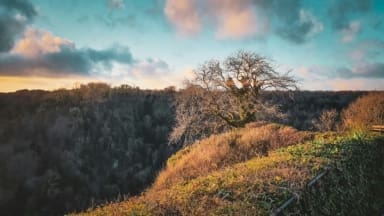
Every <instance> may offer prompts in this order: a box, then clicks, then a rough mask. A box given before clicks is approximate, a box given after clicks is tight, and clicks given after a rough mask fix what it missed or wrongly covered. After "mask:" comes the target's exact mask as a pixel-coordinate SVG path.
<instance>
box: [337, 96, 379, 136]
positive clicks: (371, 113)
mask: <svg viewBox="0 0 384 216" xmlns="http://www.w3.org/2000/svg"><path fill="white" fill-rule="evenodd" d="M342 116H343V117H342V118H343V126H344V128H346V129H352V130H366V129H368V128H369V127H370V126H371V125H375V124H384V92H372V93H369V94H367V95H365V96H362V97H360V98H359V99H357V100H356V101H355V102H354V103H352V104H351V105H349V106H348V108H347V109H345V110H344V111H343V113H342Z"/></svg>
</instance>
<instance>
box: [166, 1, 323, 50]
mask: <svg viewBox="0 0 384 216" xmlns="http://www.w3.org/2000/svg"><path fill="white" fill-rule="evenodd" d="M164 12H165V15H166V17H167V18H168V20H169V21H170V23H171V24H173V25H174V26H175V27H176V29H177V31H178V32H179V33H181V34H183V35H195V34H197V33H198V32H200V31H201V30H202V29H203V27H205V26H214V29H215V32H216V36H217V37H218V38H220V39H228V38H234V39H237V38H249V37H261V36H264V35H265V34H267V33H269V32H270V31H271V30H272V31H273V32H274V33H276V34H277V35H278V36H280V37H282V38H284V39H286V40H289V41H291V42H294V43H304V42H305V41H307V40H308V39H309V38H311V37H313V36H314V35H316V34H318V33H319V32H321V31H322V30H323V24H322V23H321V22H320V21H318V20H317V19H316V17H315V16H314V15H313V14H311V13H310V12H309V11H307V10H303V9H302V5H301V1H300V0H290V1H278V0H271V1H259V0H238V1H231V0H167V1H166V4H165V8H164Z"/></svg>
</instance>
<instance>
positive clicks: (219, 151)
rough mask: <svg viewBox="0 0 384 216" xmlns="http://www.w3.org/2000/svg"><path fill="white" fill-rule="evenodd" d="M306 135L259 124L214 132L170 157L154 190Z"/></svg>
mask: <svg viewBox="0 0 384 216" xmlns="http://www.w3.org/2000/svg"><path fill="white" fill-rule="evenodd" d="M309 138H311V134H310V133H308V132H300V131H297V130H296V129H294V128H291V127H287V126H282V125H277V124H265V125H262V126H258V127H257V125H255V124H249V125H248V126H247V127H245V128H243V129H239V130H233V131H231V132H227V133H224V134H220V135H213V136H211V137H209V138H207V139H204V140H201V141H199V142H197V143H196V144H194V145H193V146H190V147H186V148H185V149H183V150H182V151H180V152H178V153H177V154H176V155H174V156H172V157H171V158H170V159H169V160H168V163H167V166H166V168H165V170H163V172H161V174H160V175H159V176H158V178H157V180H156V182H155V184H154V187H153V189H154V190H156V189H161V188H164V187H168V186H170V185H172V184H174V183H175V182H178V181H181V180H188V179H193V178H196V177H198V176H202V175H207V174H208V173H210V172H212V171H215V170H220V169H222V168H225V167H227V166H230V165H232V164H235V163H239V162H243V161H246V160H249V159H250V158H252V157H255V156H266V155H268V152H269V151H270V150H274V149H277V148H280V147H283V146H289V145H292V144H296V143H301V142H303V141H304V140H306V139H309Z"/></svg>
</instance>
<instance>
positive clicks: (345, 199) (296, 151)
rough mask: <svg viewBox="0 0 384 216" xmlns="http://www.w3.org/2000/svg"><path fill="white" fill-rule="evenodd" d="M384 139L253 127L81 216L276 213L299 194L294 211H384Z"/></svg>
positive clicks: (184, 156) (183, 157)
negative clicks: (138, 190) (124, 197)
mask: <svg viewBox="0 0 384 216" xmlns="http://www.w3.org/2000/svg"><path fill="white" fill-rule="evenodd" d="M383 144H384V137H383V136H381V135H379V134H371V133H353V134H335V133H316V134H315V133H309V132H300V131H297V130H295V129H293V128H290V127H286V126H281V125H274V124H272V125H271V124H269V125H261V126H260V125H250V126H248V127H246V128H244V129H240V130H234V131H232V132H228V133H225V134H222V135H217V136H212V137H210V138H208V139H205V140H202V141H199V142H196V143H195V144H193V145H192V146H190V147H188V148H185V149H184V150H182V151H179V152H178V153H177V154H175V155H174V156H172V157H171V158H170V159H169V160H168V162H167V166H166V168H165V169H164V170H163V171H162V172H161V173H160V174H159V176H158V177H157V179H156V181H155V183H154V184H153V186H152V187H151V188H149V189H148V190H147V191H146V192H144V193H143V194H142V195H140V196H137V197H134V198H131V199H128V200H127V201H124V202H118V203H112V204H110V205H105V206H102V207H98V208H96V209H91V210H89V211H88V212H85V213H81V214H79V215H269V214H270V213H271V211H272V210H273V209H275V208H277V207H278V206H280V205H281V204H282V203H283V202H284V201H285V200H287V199H288V198H289V197H290V196H292V194H297V195H299V197H300V198H299V203H298V204H295V205H292V206H291V207H290V208H289V209H287V210H286V211H288V212H290V213H293V214H298V215H307V214H310V215H313V214H320V215H334V214H336V213H338V214H339V215H378V213H379V211H380V210H381V209H382V208H383V207H384V196H383V195H384V187H383V185H382V184H381V183H382V182H384V173H383V170H384V162H383V160H382V155H383V153H384V145H383ZM326 168H327V169H329V172H328V174H327V175H326V176H325V177H324V178H322V179H321V180H320V183H316V184H315V186H314V187H312V188H311V189H307V188H306V184H307V183H308V182H309V181H310V180H311V179H313V178H314V177H315V176H317V175H318V174H319V173H320V172H322V171H323V170H324V169H326Z"/></svg>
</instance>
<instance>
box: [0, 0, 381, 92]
mask: <svg viewBox="0 0 384 216" xmlns="http://www.w3.org/2000/svg"><path fill="white" fill-rule="evenodd" d="M383 33H384V0H334V1H332V0H324V1H312V0H284V1H283V0H270V1H265V0H141V1H136V0H93V1H87V0H81V1H80V0H66V1H62V0H14V1H8V0H0V91H13V90H16V89H20V88H29V89H32V88H45V89H54V88H61V87H65V88H70V87H71V86H73V85H74V83H77V82H89V81H103V82H107V83H110V84H112V85H119V84H122V83H128V84H130V85H134V86H139V87H141V88H164V87H167V86H169V85H176V86H179V87H181V86H182V85H181V84H182V80H183V79H185V78H188V77H190V76H191V71H192V70H193V69H194V68H196V67H197V66H198V65H199V64H201V63H203V62H204V61H206V60H209V59H212V58H215V59H223V58H225V57H226V56H228V55H231V54H233V53H234V52H236V51H238V50H240V49H243V50H248V51H254V52H256V53H258V54H260V55H262V56H266V57H268V58H269V59H271V61H273V63H274V64H275V65H276V66H277V70H278V71H282V72H285V71H287V70H292V74H293V75H295V76H296V77H297V78H298V79H299V80H300V87H301V89H309V90H356V89H364V90H366V89H384V53H383V52H384V51H383V50H384V36H383V35H384V34H383Z"/></svg>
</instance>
